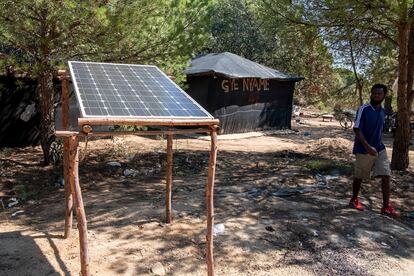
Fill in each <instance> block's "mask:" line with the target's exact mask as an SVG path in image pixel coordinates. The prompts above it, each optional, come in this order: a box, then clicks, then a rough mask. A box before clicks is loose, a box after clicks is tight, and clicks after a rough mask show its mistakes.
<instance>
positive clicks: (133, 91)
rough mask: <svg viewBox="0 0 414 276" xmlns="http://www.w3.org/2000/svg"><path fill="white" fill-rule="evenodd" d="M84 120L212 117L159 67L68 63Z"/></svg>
mask: <svg viewBox="0 0 414 276" xmlns="http://www.w3.org/2000/svg"><path fill="white" fill-rule="evenodd" d="M69 68H70V72H71V76H72V80H73V83H74V87H75V92H76V96H77V99H78V102H79V107H80V110H81V114H82V116H83V117H117V118H118V117H125V118H186V119H191V118H194V119H201V118H213V117H212V116H211V115H210V114H209V113H208V112H207V111H206V110H204V109H203V108H202V107H201V106H200V105H199V104H198V103H197V102H196V101H194V100H193V99H192V98H191V97H190V96H188V95H187V94H186V93H185V92H184V91H183V90H182V89H181V88H180V87H179V86H178V85H176V84H175V83H174V82H173V81H172V80H171V79H170V78H169V77H168V76H167V75H165V74H164V73H163V72H162V71H161V70H160V69H159V68H158V67H156V66H152V65H133V64H114V63H96V62H79V61H69Z"/></svg>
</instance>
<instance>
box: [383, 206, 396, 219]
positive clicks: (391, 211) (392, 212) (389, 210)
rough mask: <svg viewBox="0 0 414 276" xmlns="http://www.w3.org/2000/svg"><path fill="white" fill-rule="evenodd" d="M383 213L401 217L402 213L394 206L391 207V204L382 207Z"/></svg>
mask: <svg viewBox="0 0 414 276" xmlns="http://www.w3.org/2000/svg"><path fill="white" fill-rule="evenodd" d="M381 214H382V215H386V216H389V217H392V218H399V217H400V214H399V213H398V212H397V211H395V209H394V208H392V207H389V206H388V207H386V208H382V209H381Z"/></svg>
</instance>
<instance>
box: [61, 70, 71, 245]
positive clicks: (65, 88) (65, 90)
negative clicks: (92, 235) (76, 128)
mask: <svg viewBox="0 0 414 276" xmlns="http://www.w3.org/2000/svg"><path fill="white" fill-rule="evenodd" d="M61 80H62V126H63V129H64V130H68V128H69V80H68V78H67V77H66V76H65V75H64V76H63V77H62V78H61ZM63 154H64V156H63V179H64V180H65V234H64V238H65V239H66V238H69V237H70V234H71V230H72V223H73V196H72V194H73V191H72V190H71V187H70V184H69V182H70V176H69V174H70V171H69V137H65V138H64V139H63Z"/></svg>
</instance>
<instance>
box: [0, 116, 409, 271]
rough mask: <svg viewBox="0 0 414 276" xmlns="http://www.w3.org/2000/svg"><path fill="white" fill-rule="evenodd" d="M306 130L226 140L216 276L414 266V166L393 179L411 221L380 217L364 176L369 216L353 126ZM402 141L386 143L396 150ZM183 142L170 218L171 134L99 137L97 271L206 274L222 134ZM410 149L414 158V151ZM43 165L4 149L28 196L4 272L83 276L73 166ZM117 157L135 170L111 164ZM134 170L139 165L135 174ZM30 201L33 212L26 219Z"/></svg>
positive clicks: (36, 153) (5, 221)
mask: <svg viewBox="0 0 414 276" xmlns="http://www.w3.org/2000/svg"><path fill="white" fill-rule="evenodd" d="M294 128H296V129H297V130H299V132H297V133H294V134H274V133H273V134H271V133H267V134H266V135H262V136H258V135H256V136H255V135H251V136H250V137H249V136H248V135H244V136H243V135H242V136H238V137H237V139H236V138H235V137H234V136H233V137H228V136H227V139H224V138H225V137H224V136H223V137H220V140H219V153H218V160H217V162H218V163H217V178H216V179H217V181H216V189H215V208H216V209H215V210H216V217H215V219H216V223H217V224H223V225H224V227H225V229H224V232H223V233H221V234H219V235H217V236H216V237H215V271H216V274H217V275H390V274H391V275H410V274H411V275H412V273H413V271H414V257H413V256H414V219H411V218H409V217H408V214H409V212H410V211H412V209H414V173H413V171H414V163H413V161H411V166H410V170H409V171H408V172H405V173H395V174H394V175H393V177H392V191H393V194H392V204H393V205H394V207H396V208H397V209H398V210H399V211H401V213H402V215H403V216H402V217H401V218H400V219H391V218H388V217H385V216H382V215H380V214H379V209H380V207H381V192H380V185H379V184H378V182H377V181H375V180H371V181H370V182H367V183H364V186H363V191H362V196H361V200H362V202H363V203H364V205H365V207H366V210H365V211H364V212H358V211H356V210H352V209H349V208H348V207H347V204H348V200H349V197H350V182H351V179H352V155H351V147H352V139H353V136H352V131H350V130H349V131H343V130H341V129H340V128H339V125H338V124H337V123H336V122H332V123H331V122H329V123H328V122H324V123H323V122H321V121H319V120H318V119H312V120H309V121H308V125H295V126H294ZM305 133H306V135H304V134H305ZM308 134H310V135H308ZM252 136H255V137H252ZM229 138H233V139H229ZM391 139H392V138H390V137H387V138H386V143H387V147H388V151H389V153H390V151H391ZM174 143H175V144H174V150H175V152H174V187H173V209H174V216H175V218H174V223H172V224H171V225H166V224H164V223H163V219H164V208H165V207H164V206H165V205H164V200H165V199H164V188H165V181H164V171H165V170H164V163H165V158H166V155H165V148H166V142H165V140H163V139H149V138H143V137H134V136H131V137H124V138H121V139H116V140H111V139H102V140H96V141H90V142H89V144H88V151H87V155H85V158H84V160H83V161H82V162H81V165H80V181H81V186H82V193H83V198H84V202H85V207H86V213H87V217H88V227H89V229H88V233H89V242H90V246H89V249H90V256H91V272H92V274H93V275H151V274H153V272H152V271H151V269H152V267H153V266H154V264H156V263H158V262H159V263H161V267H162V268H163V269H164V270H165V271H166V274H167V275H205V274H206V265H205V260H204V257H205V253H204V252H205V242H204V236H205V225H206V216H205V214H206V210H205V209H206V206H205V199H204V188H205V184H206V180H207V162H208V151H209V141H207V140H205V139H204V140H203V139H195V138H188V137H181V138H177V139H175V141H174ZM81 146H82V147H83V146H84V144H83V143H81ZM83 153H84V152H83ZM410 156H411V157H410V158H411V160H414V149H412V150H411V152H410ZM40 161H41V151H40V149H39V148H25V149H14V150H3V151H2V152H1V153H0V186H2V187H0V189H1V188H16V189H18V190H19V191H20V193H23V194H24V195H25V200H23V201H21V203H19V204H18V205H16V206H14V207H12V208H7V209H6V210H4V211H0V275H77V274H78V273H79V271H80V267H79V246H78V236H77V231H76V229H74V231H73V235H72V237H70V238H69V239H63V238H62V234H63V226H64V207H63V206H64V204H63V201H64V193H63V189H62V188H58V187H56V186H55V184H54V183H55V182H56V181H55V180H56V178H57V177H59V176H61V175H62V167H61V166H58V167H53V166H48V167H41V166H39V162H40ZM110 161H118V162H120V163H121V165H122V167H121V168H114V167H111V166H109V165H108V164H107V163H108V162H110ZM125 169H135V170H136V171H138V173H137V175H135V176H128V177H125V176H124V175H123V172H124V171H125ZM6 203H7V202H6ZM0 208H1V207H0ZM19 210H23V211H24V212H23V213H20V214H19V215H16V216H12V214H13V213H15V212H16V211H19ZM74 228H76V222H75V223H74Z"/></svg>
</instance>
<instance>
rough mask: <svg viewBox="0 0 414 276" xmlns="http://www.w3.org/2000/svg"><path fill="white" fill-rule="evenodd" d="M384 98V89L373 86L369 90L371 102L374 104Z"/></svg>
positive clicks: (379, 102)
mask: <svg viewBox="0 0 414 276" xmlns="http://www.w3.org/2000/svg"><path fill="white" fill-rule="evenodd" d="M384 98H385V93H384V89H382V88H375V89H374V90H372V92H371V102H372V103H373V104H374V105H377V104H381V103H382V101H383V100H384Z"/></svg>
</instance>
